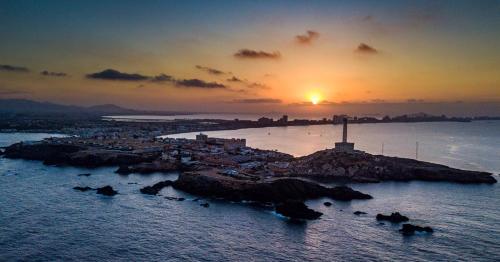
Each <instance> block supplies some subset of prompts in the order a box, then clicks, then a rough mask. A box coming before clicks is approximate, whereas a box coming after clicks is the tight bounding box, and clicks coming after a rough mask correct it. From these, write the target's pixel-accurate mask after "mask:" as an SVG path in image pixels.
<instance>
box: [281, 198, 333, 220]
mask: <svg viewBox="0 0 500 262" xmlns="http://www.w3.org/2000/svg"><path fill="white" fill-rule="evenodd" d="M276 212H277V213H278V214H281V215H283V216H286V217H289V218H292V219H318V218H319V217H320V216H321V215H323V213H321V212H317V211H314V210H312V209H310V208H308V207H307V206H306V205H305V204H304V202H301V201H296V200H288V201H285V202H283V203H280V204H278V205H276Z"/></svg>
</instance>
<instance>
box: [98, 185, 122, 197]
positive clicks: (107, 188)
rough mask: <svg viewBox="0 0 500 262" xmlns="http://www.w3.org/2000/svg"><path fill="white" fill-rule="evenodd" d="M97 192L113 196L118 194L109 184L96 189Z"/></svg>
mask: <svg viewBox="0 0 500 262" xmlns="http://www.w3.org/2000/svg"><path fill="white" fill-rule="evenodd" d="M97 194H101V195H105V196H114V195H116V194H118V192H117V191H115V190H114V189H113V188H112V187H111V186H104V187H100V188H98V189H97Z"/></svg>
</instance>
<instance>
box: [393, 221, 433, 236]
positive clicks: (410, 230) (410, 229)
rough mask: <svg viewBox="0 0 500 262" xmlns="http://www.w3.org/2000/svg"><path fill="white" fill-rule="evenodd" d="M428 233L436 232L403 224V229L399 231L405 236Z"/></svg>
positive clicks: (429, 228) (428, 228)
mask: <svg viewBox="0 0 500 262" xmlns="http://www.w3.org/2000/svg"><path fill="white" fill-rule="evenodd" d="M417 231H418V232H427V233H432V232H434V230H433V229H432V228H431V227H421V226H416V225H412V224H403V227H402V228H401V229H400V230H399V232H401V233H402V234H403V235H405V236H411V235H413V234H415V232H417Z"/></svg>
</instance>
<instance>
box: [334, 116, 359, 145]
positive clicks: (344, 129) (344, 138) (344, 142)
mask: <svg viewBox="0 0 500 262" xmlns="http://www.w3.org/2000/svg"><path fill="white" fill-rule="evenodd" d="M335 151H339V152H352V151H354V143H349V142H347V118H345V117H344V119H342V142H336V143H335Z"/></svg>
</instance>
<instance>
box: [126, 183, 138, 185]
mask: <svg viewBox="0 0 500 262" xmlns="http://www.w3.org/2000/svg"><path fill="white" fill-rule="evenodd" d="M127 184H128V185H137V184H138V183H137V182H128V183H127Z"/></svg>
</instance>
